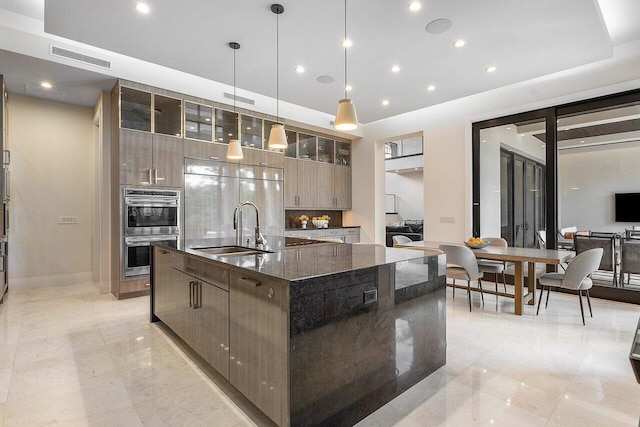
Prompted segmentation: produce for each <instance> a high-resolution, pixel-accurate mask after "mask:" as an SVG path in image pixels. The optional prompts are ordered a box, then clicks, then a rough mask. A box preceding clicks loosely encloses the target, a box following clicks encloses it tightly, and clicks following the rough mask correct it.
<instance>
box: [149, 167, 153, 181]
mask: <svg viewBox="0 0 640 427" xmlns="http://www.w3.org/2000/svg"><path fill="white" fill-rule="evenodd" d="M151 184H153V178H152V177H151V168H149V185H151Z"/></svg>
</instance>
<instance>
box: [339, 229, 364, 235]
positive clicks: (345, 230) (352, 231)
mask: <svg viewBox="0 0 640 427" xmlns="http://www.w3.org/2000/svg"><path fill="white" fill-rule="evenodd" d="M342 234H345V235H348V234H360V229H359V228H344V229H343V233H342Z"/></svg>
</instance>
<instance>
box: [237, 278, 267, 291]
mask: <svg viewBox="0 0 640 427" xmlns="http://www.w3.org/2000/svg"><path fill="white" fill-rule="evenodd" d="M238 282H240V283H244V284H245V285H249V286H252V287H254V288H257V287H258V286H262V282H259V281H257V280H253V279H248V278H246V277H243V278H241V279H240V280H238Z"/></svg>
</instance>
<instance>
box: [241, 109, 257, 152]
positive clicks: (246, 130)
mask: <svg viewBox="0 0 640 427" xmlns="http://www.w3.org/2000/svg"><path fill="white" fill-rule="evenodd" d="M240 122H241V126H242V130H241V132H240V135H242V141H241V143H242V146H244V147H251V148H262V119H258V118H256V117H251V116H245V115H244V114H243V115H242V116H241V118H240Z"/></svg>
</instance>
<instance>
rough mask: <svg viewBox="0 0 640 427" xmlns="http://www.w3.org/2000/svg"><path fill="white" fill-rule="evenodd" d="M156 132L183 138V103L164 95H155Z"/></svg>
mask: <svg viewBox="0 0 640 427" xmlns="http://www.w3.org/2000/svg"><path fill="white" fill-rule="evenodd" d="M153 110H154V118H155V120H154V128H155V129H154V132H155V133H161V134H164V135H174V136H182V126H181V123H182V101H181V100H179V99H175V98H169V97H167V96H162V95H153Z"/></svg>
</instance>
